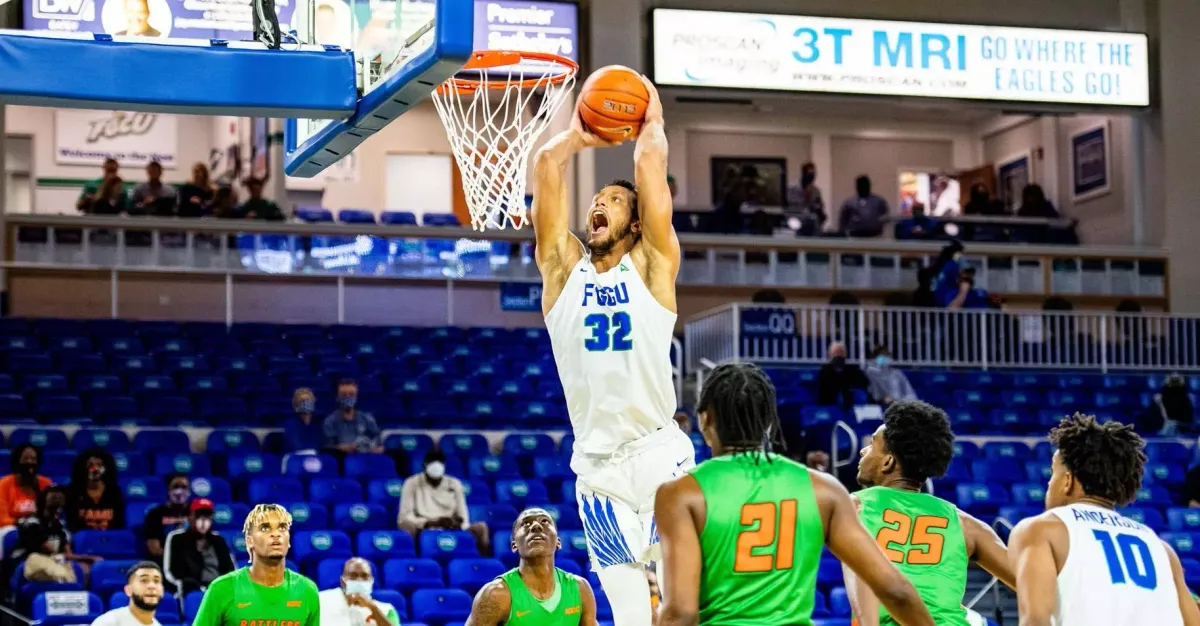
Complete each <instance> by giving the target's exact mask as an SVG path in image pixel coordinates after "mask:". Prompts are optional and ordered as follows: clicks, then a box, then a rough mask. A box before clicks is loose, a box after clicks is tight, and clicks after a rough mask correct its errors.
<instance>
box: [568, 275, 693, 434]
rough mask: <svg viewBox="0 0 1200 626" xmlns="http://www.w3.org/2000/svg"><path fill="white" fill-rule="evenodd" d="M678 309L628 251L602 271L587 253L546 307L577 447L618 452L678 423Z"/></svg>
mask: <svg viewBox="0 0 1200 626" xmlns="http://www.w3.org/2000/svg"><path fill="white" fill-rule="evenodd" d="M675 319H676V315H675V313H673V312H671V311H669V310H667V309H666V308H665V307H663V306H662V305H661V304H659V302H658V301H657V300H655V299H654V295H653V294H652V293H650V290H649V289H648V288H647V287H646V284H645V282H643V281H642V277H641V275H640V274H639V273H638V271H637V267H636V266H635V265H634V263H633V259H632V258H630V256H629V255H628V254H626V255H625V256H623V257H621V260H620V262H619V263H617V265H616V266H614V267H613V268H612V269H610V270H608V271H607V272H604V273H598V272H597V271H596V267H595V266H594V265H592V261H591V258H590V256H589V255H588V254H587V253H586V252H585V253H584V255H583V258H582V259H580V260H579V263H577V264H576V265H575V267H574V268H573V269H572V270H571V273H570V275H569V276H568V277H567V281H566V284H564V285H563V290H562V294H561V295H560V296H559V298H558V300H557V301H556V302H555V303H554V307H553V308H552V309H551V310H550V312H549V313H547V314H546V330H547V332H548V333H549V334H550V343H551V346H552V347H553V350H554V361H555V364H556V365H557V366H558V375H559V377H560V378H561V379H562V385H563V394H564V395H565V396H566V400H567V413H568V414H569V415H570V418H571V426H572V428H573V430H574V431H575V449H576V450H577V451H579V452H582V453H584V454H589V455H604V454H611V453H613V452H615V451H616V450H617V449H618V448H619V447H620V446H621V445H622V444H624V443H628V442H630V441H635V440H637V439H640V438H642V437H645V436H646V435H649V434H651V433H653V432H655V431H657V430H659V429H661V428H666V427H668V426H671V427H673V424H672V423H671V415H672V414H673V413H674V411H675V388H674V385H673V383H672V381H671V338H672V336H673V333H674V330H675Z"/></svg>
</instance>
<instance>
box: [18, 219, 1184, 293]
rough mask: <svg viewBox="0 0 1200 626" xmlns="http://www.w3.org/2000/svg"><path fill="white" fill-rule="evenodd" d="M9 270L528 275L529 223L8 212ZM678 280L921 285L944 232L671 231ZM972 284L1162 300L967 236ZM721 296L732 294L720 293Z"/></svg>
mask: <svg viewBox="0 0 1200 626" xmlns="http://www.w3.org/2000/svg"><path fill="white" fill-rule="evenodd" d="M4 219H5V222H6V224H7V227H6V230H7V233H6V235H7V237H6V244H7V248H8V251H7V252H6V254H5V257H4V258H5V262H6V265H7V267H9V268H13V269H20V268H26V269H48V268H51V269H52V268H63V267H71V268H81V267H89V268H111V269H116V270H118V271H121V270H138V271H145V270H148V269H153V270H165V271H206V272H211V271H219V272H230V273H234V274H235V275H236V274H240V273H249V274H291V275H304V276H311V277H319V276H329V277H331V278H333V277H337V276H355V277H361V278H372V279H382V280H387V279H392V280H396V279H404V280H440V281H445V280H479V281H494V282H536V281H537V278H538V274H537V268H536V266H535V265H534V263H533V259H532V252H533V240H532V233H531V232H530V231H529V230H528V229H526V230H523V231H516V232H514V231H489V232H486V233H476V232H474V231H471V230H468V229H463V228H446V227H416V226H386V225H362V224H300V223H282V222H258V221H246V220H208V219H205V220H181V219H169V218H168V219H162V218H146V217H137V218H123V217H84V216H77V215H76V216H63V215H27V214H26V215H13V214H10V215H6V216H5V217H4ZM679 240H680V245H681V247H682V249H683V263H682V266H681V268H680V273H679V285H680V287H681V288H684V289H694V290H697V291H702V290H704V289H711V288H714V287H716V288H718V289H720V290H726V289H727V288H728V287H744V288H748V289H749V288H764V287H772V288H777V289H782V290H787V291H789V292H791V291H796V292H802V293H811V294H812V295H813V296H821V295H828V294H829V293H832V292H834V291H853V292H855V293H861V294H867V295H870V294H879V295H882V294H887V293H892V292H896V291H911V290H913V289H914V288H916V286H917V269H918V268H919V267H921V266H922V265H923V264H925V263H929V262H932V261H933V260H934V259H935V258H936V257H937V256H938V254H939V253H940V252H941V251H942V249H943V246H944V245H945V244H944V243H939V242H912V241H893V240H884V239H836V238H795V237H785V238H781V237H755V236H740V235H737V236H735V235H700V234H691V233H684V234H681V235H680V236H679ZM966 254H967V256H968V258H970V259H971V260H972V261H973V262H974V263H975V265H976V267H977V277H976V281H977V285H978V286H980V287H983V288H985V289H988V290H989V291H991V292H993V293H997V294H1001V295H1005V296H1008V297H1010V298H1016V299H1024V300H1030V299H1033V300H1036V299H1039V298H1044V297H1047V296H1051V295H1060V296H1066V297H1070V298H1072V299H1073V300H1076V301H1087V300H1092V301H1095V302H1096V303H1098V304H1099V303H1103V304H1109V303H1115V302H1116V301H1118V300H1120V299H1121V298H1126V297H1136V298H1138V300H1139V301H1140V302H1142V303H1143V305H1144V306H1146V307H1148V308H1164V307H1165V305H1166V296H1167V293H1166V275H1167V263H1166V255H1165V253H1163V252H1162V251H1161V250H1143V249H1134V248H1120V247H1114V248H1101V247H1091V246H1078V247H1064V246H1038V245H1016V244H975V243H972V244H968V247H967V249H966ZM722 293H727V291H722Z"/></svg>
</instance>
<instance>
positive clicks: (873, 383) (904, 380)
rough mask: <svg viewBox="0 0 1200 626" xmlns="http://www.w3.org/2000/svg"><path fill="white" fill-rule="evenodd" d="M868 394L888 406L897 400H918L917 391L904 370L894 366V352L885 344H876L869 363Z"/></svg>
mask: <svg viewBox="0 0 1200 626" xmlns="http://www.w3.org/2000/svg"><path fill="white" fill-rule="evenodd" d="M867 380H868V381H870V385H868V386H867V395H869V396H871V399H872V400H874V401H875V402H878V403H879V404H881V405H883V406H884V408H886V407H887V406H888V405H889V404H891V403H893V402H895V401H897V400H916V399H917V392H916V391H913V387H912V384H910V383H909V382H908V377H907V376H905V375H904V372H903V371H901V370H899V369H897V368H895V367H892V353H891V352H890V351H889V350H888V349H887V348H886V347H885V346H876V347H875V350H874V352H872V353H871V363H870V364H869V365H867Z"/></svg>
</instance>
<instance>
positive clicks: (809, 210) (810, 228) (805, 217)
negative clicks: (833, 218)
mask: <svg viewBox="0 0 1200 626" xmlns="http://www.w3.org/2000/svg"><path fill="white" fill-rule="evenodd" d="M787 202H788V206H787V208H786V213H787V215H788V216H789V217H796V218H797V219H799V220H800V228H798V229H797V232H798V233H799V234H801V235H805V236H811V235H815V234H817V233H819V232H821V229H822V228H824V227H825V220H826V219H827V217H828V216H827V215H826V214H825V198H823V197H822V196H821V189H820V188H819V187H817V166H816V164H814V163H813V162H811V161H809V162H808V163H805V164H804V165H803V166H801V167H800V186H799V187H788V195H787Z"/></svg>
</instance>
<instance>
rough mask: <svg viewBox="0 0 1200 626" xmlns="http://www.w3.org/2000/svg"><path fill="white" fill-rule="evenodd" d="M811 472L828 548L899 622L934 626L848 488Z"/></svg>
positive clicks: (824, 475)
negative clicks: (823, 515) (868, 526)
mask: <svg viewBox="0 0 1200 626" xmlns="http://www.w3.org/2000/svg"><path fill="white" fill-rule="evenodd" d="M809 476H810V477H811V479H812V482H813V491H814V492H816V494H817V501H818V502H819V503H820V504H822V505H823V506H822V507H821V508H822V511H823V513H824V512H825V511H828V513H827V515H828V523H826V524H825V544H826V545H828V546H829V551H830V552H832V553H833V555H834V556H835V557H837V558H838V560H839V561H841V562H842V563H843V564H844V565H845V566H846V567H849V568H850V570H851V571H852V572H854V574H855V576H856V577H857V578H858V579H859V580H861V581H862V582H863V583H865V584H866V585H867V586H868V587H870V589H871V591H872V592H874V594H875V597H876V598H878V599H879V602H880V603H882V604H883V606H884V607H885V608H887V610H888V613H889V614H890V615H891V616H892V617H894V618H895V619H896V621H897V622H899V623H900V624H902V625H903V626H934V622H933V616H931V615H930V614H929V609H927V608H925V604H924V603H923V602H921V596H920V595H918V594H917V590H916V589H915V588H914V587H913V586H912V583H910V582H908V579H907V578H905V577H904V575H903V574H901V573H900V570H898V569H896V568H895V567H893V566H892V564H891V562H890V561H888V560H887V557H885V556H884V555H883V552H882V551H880V549H879V546H878V545H877V544H876V543H875V540H874V539H872V538H871V535H869V534H867V529H866V528H865V527H864V526H863V525H862V522H861V521H859V519H858V515H857V514H856V513H855V511H854V503H853V502H851V501H850V494H849V493H848V492H847V491H846V488H845V487H843V486H842V485H841V483H839V482H837V480H836V479H835V478H833V477H832V476H829V475H828V474H824V473H821V472H809ZM660 532H661V531H660Z"/></svg>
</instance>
